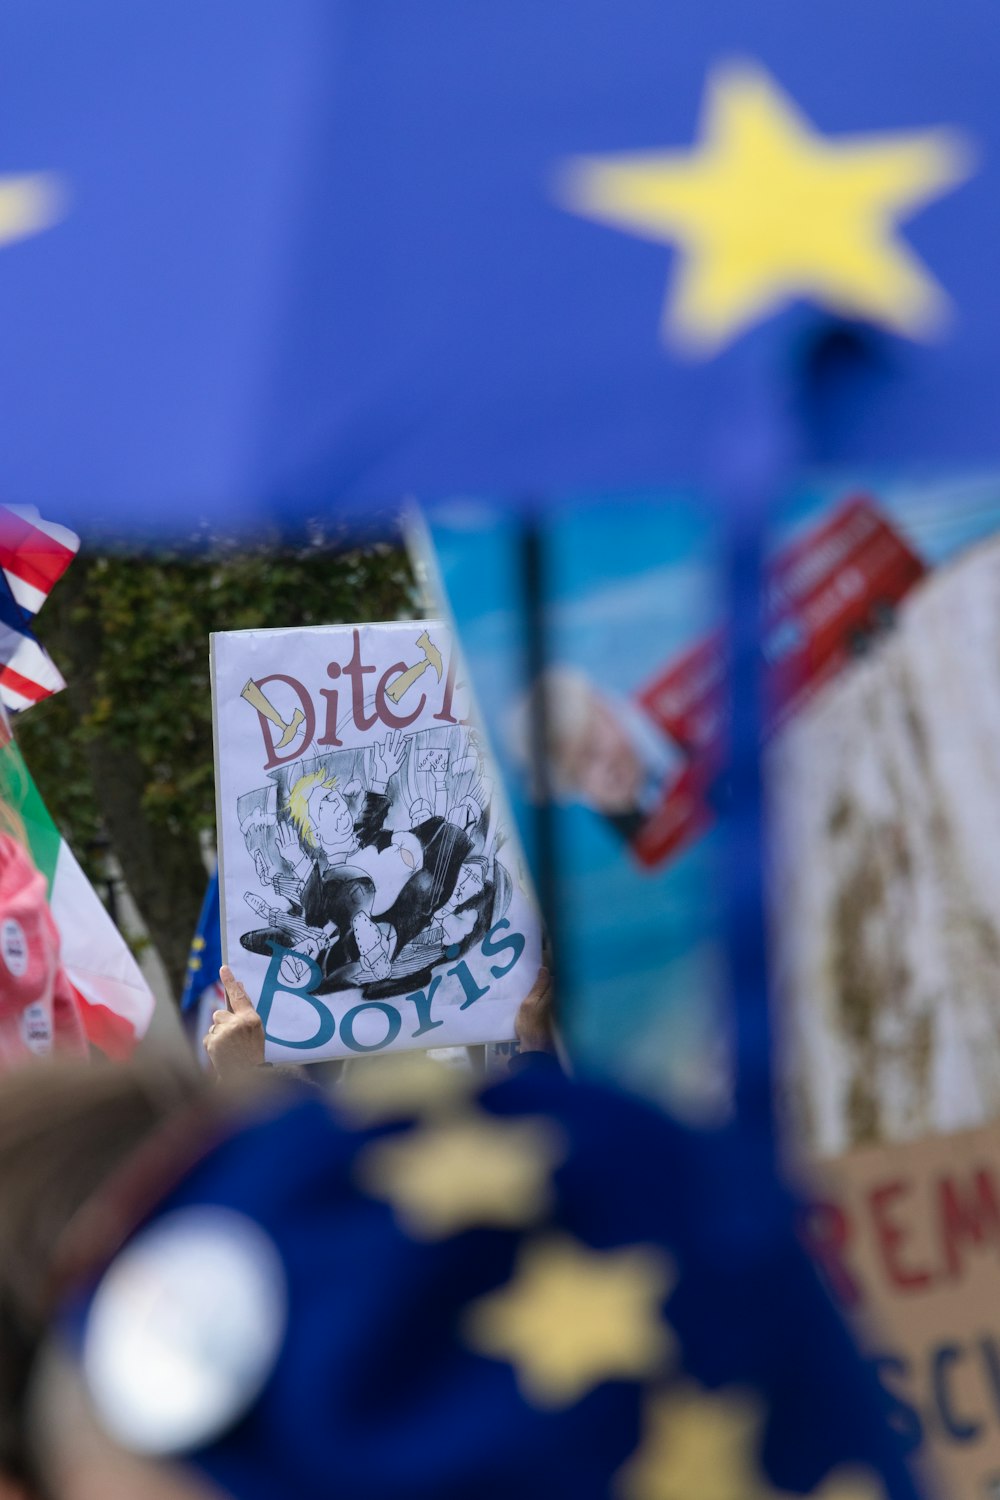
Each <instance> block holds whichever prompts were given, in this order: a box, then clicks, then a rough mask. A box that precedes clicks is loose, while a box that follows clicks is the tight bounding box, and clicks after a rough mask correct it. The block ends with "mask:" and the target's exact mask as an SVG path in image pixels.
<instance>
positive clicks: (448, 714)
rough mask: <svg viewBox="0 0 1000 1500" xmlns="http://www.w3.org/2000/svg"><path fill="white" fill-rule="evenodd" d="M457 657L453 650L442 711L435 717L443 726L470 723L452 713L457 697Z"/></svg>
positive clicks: (449, 662) (442, 701)
mask: <svg viewBox="0 0 1000 1500" xmlns="http://www.w3.org/2000/svg"><path fill="white" fill-rule="evenodd" d="M457 657H458V652H457V651H455V650H452V653H451V656H450V658H449V660H448V675H447V677H446V679H445V684H444V697H443V698H442V699H441V709H440V712H439V713H436V714H435V715H434V717H435V719H440V720H441V722H442V724H466V723H468V720H467V719H456V718H455V715H454V714H453V713H452V711H451V704H452V699H453V698H454V696H455V668H456V665H457Z"/></svg>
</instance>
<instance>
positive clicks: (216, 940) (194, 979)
mask: <svg viewBox="0 0 1000 1500" xmlns="http://www.w3.org/2000/svg"><path fill="white" fill-rule="evenodd" d="M221 963H222V927H221V918H220V914H219V875H218V871H216V873H215V874H214V875H213V876H212V878H211V880H210V881H209V882H208V887H207V889H206V891H205V898H204V900H203V901H202V903H201V914H200V916H199V917H198V926H197V927H196V929H195V934H194V937H193V939H192V940H191V952H190V955H189V956H188V966H187V974H186V975H185V977H184V993H183V994H182V995H181V1014H182V1015H187V1014H188V1013H189V1012H194V1011H196V1010H197V1006H198V1002H199V1000H200V999H201V997H202V995H203V994H204V992H205V990H206V989H208V988H209V987H210V986H211V985H214V984H216V983H217V982H218V978H219V966H220V965H221Z"/></svg>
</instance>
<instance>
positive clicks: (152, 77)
mask: <svg viewBox="0 0 1000 1500" xmlns="http://www.w3.org/2000/svg"><path fill="white" fill-rule="evenodd" d="M733 56H736V57H747V58H751V59H755V60H756V61H758V62H759V63H760V64H761V65H762V66H763V67H764V68H766V69H767V70H768V71H769V73H770V74H771V75H772V76H773V77H774V79H775V80H776V81H777V83H778V84H779V85H780V86H781V87H782V88H783V89H785V90H786V91H787V93H788V94H789V96H790V97H791V99H793V100H794V101H795V103H796V104H797V105H798V107H799V108H800V109H801V110H802V111H803V112H804V114H805V115H806V117H807V118H808V119H809V120H810V121H811V123H812V125H813V127H814V128H815V130H816V131H818V132H820V133H822V134H823V135H825V136H827V137H836V136H837V135H838V134H844V133H860V134H864V133H868V132H879V131H894V130H900V129H915V128H923V127H929V126H936V125H947V126H955V127H958V128H960V129H961V130H963V131H964V132H965V133H966V134H967V135H968V136H970V137H971V138H972V140H973V142H974V144H975V145H976V148H977V150H978V164H977V167H976V170H975V172H974V174H973V176H972V177H971V179H970V180H969V181H968V182H967V183H966V184H965V185H962V186H960V187H958V188H956V189H955V190H954V191H949V192H947V193H945V194H943V195H941V196H940V197H938V198H937V199H936V200H935V201H933V202H931V203H930V204H929V205H928V206H927V207H926V208H925V209H923V210H922V211H921V212H920V213H919V214H916V215H914V216H913V217H912V219H911V220H910V221H908V222H906V223H905V224H903V226H902V228H901V231H900V233H901V237H902V239H903V240H904V242H905V243H907V244H909V245H910V246H911V247H912V248H913V250H914V252H915V253H916V255H917V256H918V257H919V258H920V259H921V261H922V262H923V263H924V264H925V265H926V266H927V268H928V269H929V271H930V273H931V274H932V275H933V276H934V277H935V278H936V279H937V280H938V281H939V282H940V283H941V284H942V286H943V287H944V288H945V290H946V292H947V293H948V295H949V297H950V298H951V300H952V302H953V304H954V306H955V309H956V315H955V318H954V320H953V324H952V326H951V328H950V329H949V330H948V331H947V333H946V335H945V337H944V338H943V340H942V342H941V343H940V344H934V343H930V344H926V345H925V344H921V343H916V342H910V341H907V340H905V339H902V338H897V337H895V336H891V335H882V334H875V333H872V334H867V333H864V334H861V335H860V336H859V337H858V338H857V339H855V340H853V341H848V342H847V343H846V344H844V345H843V346H841V345H829V344H827V343H824V337H825V335H826V334H827V333H828V332H829V331H830V330H831V328H833V327H835V326H836V325H835V324H834V323H833V321H832V320H831V319H830V318H828V317H827V316H826V315H825V314H823V313H821V312H818V311H816V310H815V309H814V308H812V307H809V306H804V305H801V304H800V305H797V306H794V307H792V308H790V309H789V310H787V311H786V312H784V313H782V314H781V315H780V316H778V317H776V318H774V319H772V320H770V321H769V322H767V323H765V324H763V325H762V326H760V327H759V328H757V329H756V330H754V331H752V332H751V333H749V334H747V335H746V336H745V337H743V338H741V339H740V340H738V341H737V342H736V343H735V344H733V345H732V347H731V348H729V349H727V350H726V351H724V352H723V353H722V354H721V355H720V356H719V357H718V358H716V359H714V360H710V361H708V362H705V363H697V362H691V361H689V360H685V359H679V358H677V357H675V356H674V355H672V354H671V353H670V352H669V350H667V349H666V348H665V347H664V346H663V344H662V343H661V341H660V339H659V336H658V326H659V320H660V310H661V307H662V303H663V298H664V292H665V288H666V284H667V278H668V274H669V272H670V270H671V268H672V266H673V264H674V259H675V257H674V254H673V252H672V251H671V250H670V249H668V248H667V247H666V246H663V245H657V244H652V243H646V242H644V241H642V240H640V239H637V238H634V237H631V236H629V235H626V234H622V233H618V232H615V231H613V230H610V229H608V228H606V227H604V226H601V225H598V224H595V223H592V222H588V221H587V220H585V219H582V218H580V217H577V216H575V215H573V214H570V213H567V212H565V211H563V210H562V209H561V208H559V207H558V206H557V205H556V203H555V202H554V199H553V196H552V186H551V184H552V180H553V174H554V172H555V171H556V170H557V168H558V166H559V164H560V163H562V162H564V161H565V160H566V159H567V158H568V157H570V156H573V155H576V154H580V153H601V152H611V151H637V150H643V149H650V148H668V147H674V148H680V149H683V148H685V147H688V146H690V145H691V144H692V143H693V142H694V141H695V139H696V138H697V134H698V120H699V112H700V107H701V100H702V93H703V88H704V84H705V79H706V74H707V72H708V70H709V69H710V68H711V67H712V66H713V65H714V64H716V63H718V62H719V61H720V60H725V59H728V58H731V57H733ZM998 68H1000V21H998V18H997V15H996V10H995V7H994V6H993V5H992V4H991V3H990V0H955V3H954V4H952V5H950V6H947V7H931V6H925V7H922V8H921V9H920V10H919V11H915V10H914V7H913V6H912V5H911V4H909V3H907V0H814V3H812V4H810V5H809V6H808V8H803V7H802V6H801V5H800V4H799V3H797V0H768V3H767V4H763V5H756V6H749V7H748V6H747V5H746V4H744V3H743V0H715V3H713V4H712V5H709V6H706V5H705V4H704V3H703V0H674V3H672V4H669V5H665V4H663V3H662V0H621V3H619V4H616V5H613V6H612V5H608V4H606V3H604V0H508V3H507V4H505V5H504V7H503V11H502V14H501V13H500V12H494V11H492V10H491V9H490V8H489V7H488V6H479V5H469V4H467V3H466V0H412V3H410V4H407V5H400V4H398V3H395V0H286V3H284V4H282V5H280V6H278V5H274V4H273V3H272V0H214V3H213V4H212V5H207V6H206V5H205V4H203V3H202V0H174V3H173V4H172V5H170V6H169V7H150V6H135V5H134V4H133V3H132V0H93V3H91V4H89V5H87V6H86V7H85V8H83V7H80V6H79V5H77V4H76V3H74V0H10V3H9V4H7V5H6V6H5V7H4V8H3V14H2V16H0V86H2V92H3V98H4V105H5V108H4V151H3V161H2V163H0V167H2V169H3V170H4V171H7V172H35V171H46V172H53V173H56V174H59V175H60V176H61V177H63V178H64V179H65V182H66V184H67V192H68V198H67V207H66V213H65V216H64V218H63V219H62V221H61V222H60V223H59V224H57V225H56V226H55V227H53V228H51V229H48V230H46V231H45V232H43V233H40V234H37V235H34V236H32V237H29V238H26V239H23V240H20V241H18V242H16V243H13V244H10V245H7V246H6V247H4V248H2V249H0V266H2V276H0V322H2V326H3V328H4V339H3V345H2V348H0V404H2V407H3V410H4V413H5V417H6V422H5V429H6V439H5V442H4V444H3V449H2V452H0V490H2V492H3V494H4V495H5V496H7V497H9V498H10V499H11V500H15V501H20V502H40V503H44V504H45V506H46V507H47V508H48V509H49V510H50V511H56V512H58V513H59V514H60V515H61V516H62V517H63V518H64V519H67V520H69V521H73V522H86V521H87V520H89V519H92V517H93V516H94V514H95V513H97V512H102V513H103V514H104V515H105V516H107V517H108V518H110V519H113V520H114V521H115V522H116V523H119V524H127V525H128V526H135V525H138V524H140V523H148V524H157V523H159V524H161V525H162V526H165V527H180V526H182V525H184V524H186V523H188V522H189V521H191V520H193V519H194V518H196V517H201V516H203V515H209V516H211V517H212V518H213V519H215V520H217V521H218V520H222V519H226V520H233V521H237V522H240V523H242V524H244V525H247V526H252V525H254V524H255V522H256V521H257V520H259V518H260V516H261V515H262V514H267V515H272V514H278V513H280V514H282V515H283V516H285V517H287V518H291V519H294V518H296V517H298V518H302V517H303V516H305V515H307V514H310V513H313V512H315V511H316V510H317V509H326V508H327V507H328V506H330V505H331V504H336V505H337V506H338V507H341V508H343V507H346V506H348V505H350V504H356V505H361V504H367V503H369V502H370V501H371V500H372V499H373V498H375V499H384V498H387V497H389V498H391V497H394V496H396V495H399V494H403V493H406V494H412V493H416V494H418V495H423V496H425V497H428V498H429V497H432V496H436V495H446V494H449V493H455V492H462V493H475V492H479V493H491V494H500V495H506V496H511V497H512V496H524V495H529V494H530V495H533V496H545V495H547V494H549V493H554V492H561V493H563V494H566V493H573V492H575V491H581V490H594V489H604V488H609V487H613V488H627V487H632V486H645V485H649V484H663V483H666V482H698V481H711V480H712V479H713V477H714V475H715V473H716V470H717V467H718V462H719V458H720V455H721V454H724V452H725V450H726V449H728V448H729V447H731V446H732V444H733V443H734V442H735V443H736V444H737V445H738V444H740V443H741V442H745V441H747V440H751V441H756V439H757V438H758V437H759V436H760V434H761V424H762V423H764V424H765V428H766V425H767V424H776V431H775V433H772V436H775V435H777V436H780V437H781V438H782V440H783V441H785V442H786V446H787V451H788V453H789V454H792V453H794V454H797V455H798V457H800V458H801V459H802V460H804V461H808V460H810V459H817V458H820V459H823V460H828V461H830V462H841V461H845V460H850V461H851V462H865V463H869V462H889V463H909V462H924V461H932V462H938V461H943V462H948V463H967V462H981V461H995V460H996V458H997V456H998V451H1000V438H998V431H997V424H996V421H995V409H994V408H995V403H994V399H993V390H994V386H995V380H996V368H997V350H998V349H1000V283H998V279H997V277H996V274H995V266H994V258H993V254H992V247H993V245H995V244H996V243H997V241H998V238H1000V191H998V189H997V183H998V173H1000V113H998V111H997V110H996V107H995V99H994V90H993V85H992V80H993V78H994V76H995V75H996V73H997V71H998ZM838 348H839V349H841V353H844V351H845V350H846V355H845V357H844V358H837V357H827V356H828V355H829V354H830V351H831V349H832V350H833V351H834V354H835V353H836V350H837V349H838ZM820 349H822V350H823V351H825V353H824V354H823V357H819V355H818V351H819V350H820ZM734 393H735V399H733V398H734ZM721 493H722V494H723V498H724V499H726V500H728V499H729V496H728V492H726V491H725V489H724V488H723V489H722V491H721Z"/></svg>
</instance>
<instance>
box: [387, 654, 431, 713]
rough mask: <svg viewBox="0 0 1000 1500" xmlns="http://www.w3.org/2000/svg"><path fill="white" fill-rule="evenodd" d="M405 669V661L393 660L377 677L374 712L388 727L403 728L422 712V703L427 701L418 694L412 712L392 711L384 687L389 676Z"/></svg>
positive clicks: (396, 674)
mask: <svg viewBox="0 0 1000 1500" xmlns="http://www.w3.org/2000/svg"><path fill="white" fill-rule="evenodd" d="M405 671H406V662H405V661H394V662H393V664H392V666H391V667H386V669H385V671H384V672H383V673H382V676H381V677H380V678H379V681H378V687H377V688H376V689H375V712H376V713H377V714H378V716H379V718H380V719H381V720H382V723H383V724H388V726H389V728H390V729H405V728H406V726H407V724H412V723H413V721H414V719H415V718H417V716H418V715H419V714H420V713H422V711H423V707H424V704H425V703H426V702H427V699H426V697H425V696H424V694H423V693H421V694H420V702H419V703H418V704H417V706H416V708H415V709H414V710H413V712H412V714H397V713H393V711H392V709H391V708H390V707H389V704H388V703H387V701H386V695H385V688H386V683H387V682H388V681H389V678H390V677H396V676H398V674H399V673H400V672H405Z"/></svg>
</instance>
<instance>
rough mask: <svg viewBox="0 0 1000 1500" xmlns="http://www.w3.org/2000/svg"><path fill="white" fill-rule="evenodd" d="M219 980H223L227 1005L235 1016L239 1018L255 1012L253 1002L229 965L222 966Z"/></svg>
mask: <svg viewBox="0 0 1000 1500" xmlns="http://www.w3.org/2000/svg"><path fill="white" fill-rule="evenodd" d="M219 978H220V979H221V980H222V987H223V989H224V990H225V992H226V1004H227V1005H228V1007H229V1009H230V1010H231V1011H232V1012H233V1014H234V1015H237V1016H238V1015H240V1014H245V1013H246V1012H247V1011H248V1010H253V1008H254V1005H253V1001H252V1000H251V999H250V996H249V995H248V994H247V992H246V990H245V989H244V988H243V986H242V984H240V981H239V980H238V979H237V978H236V975H235V974H234V973H233V971H232V969H231V968H230V967H229V965H228V964H223V965H222V968H221V969H220V970H219Z"/></svg>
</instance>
